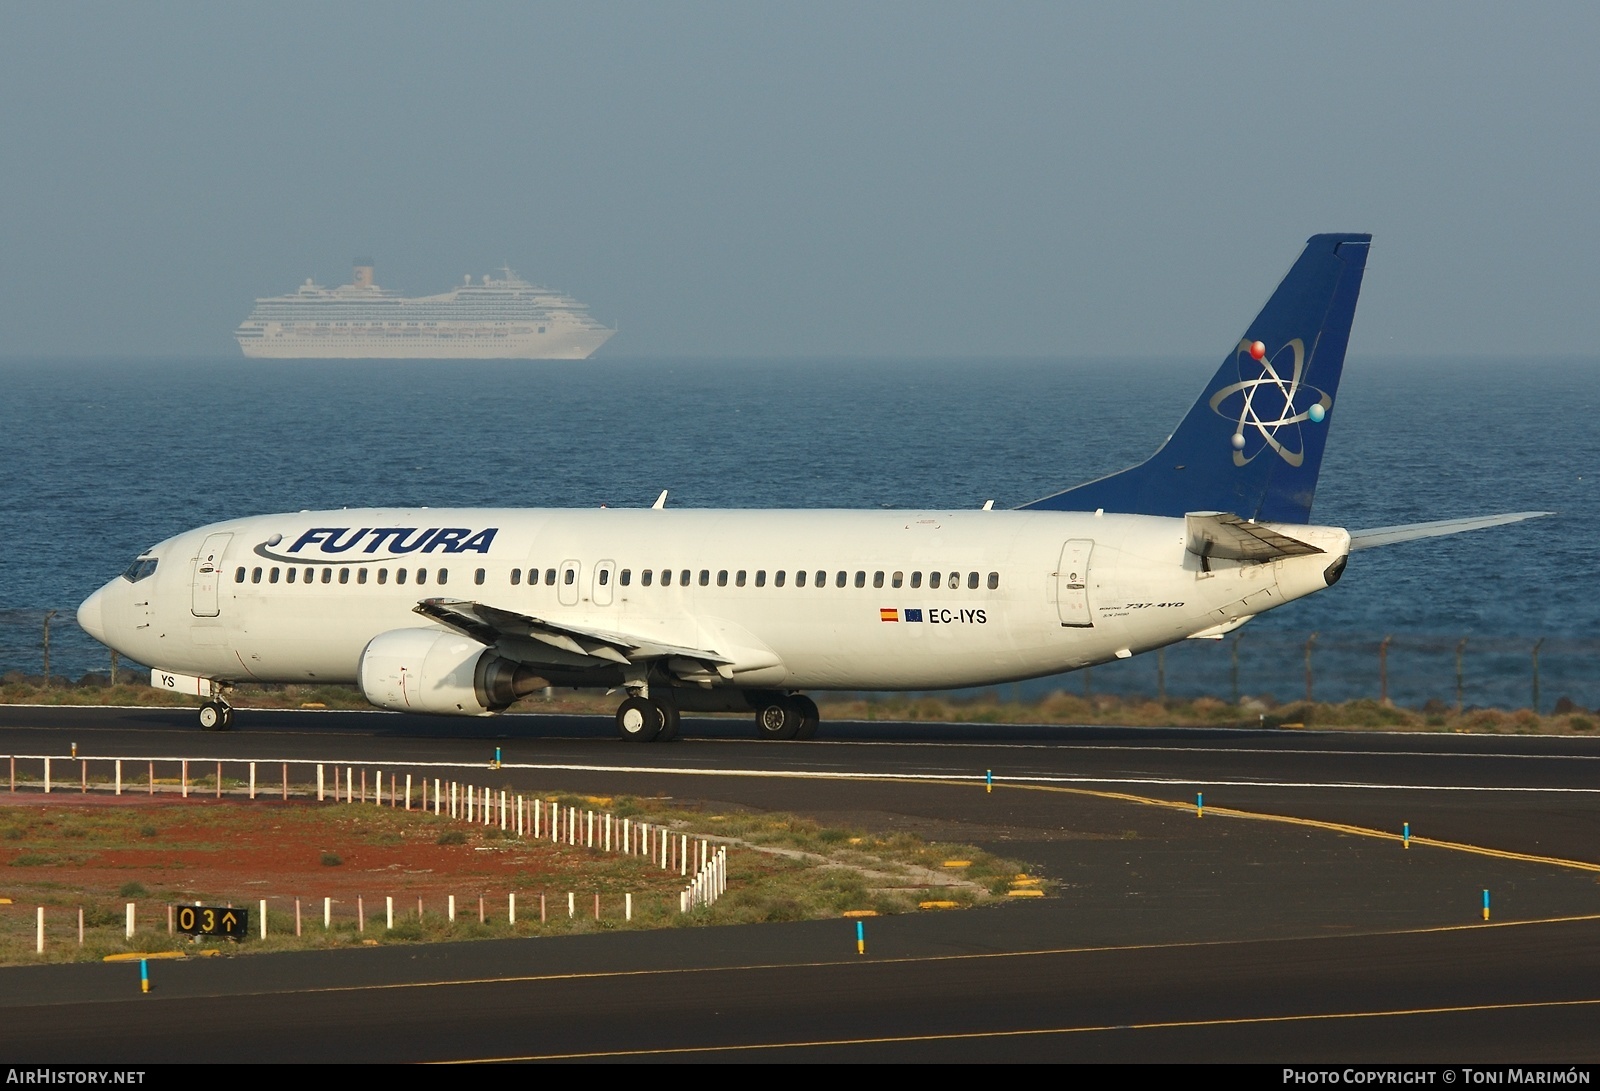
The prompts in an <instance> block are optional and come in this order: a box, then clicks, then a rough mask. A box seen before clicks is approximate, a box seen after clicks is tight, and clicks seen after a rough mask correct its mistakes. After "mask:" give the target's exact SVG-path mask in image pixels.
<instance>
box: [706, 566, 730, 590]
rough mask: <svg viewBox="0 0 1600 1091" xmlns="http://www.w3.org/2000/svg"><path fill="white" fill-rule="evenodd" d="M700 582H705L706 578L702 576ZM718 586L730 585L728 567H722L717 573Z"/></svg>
mask: <svg viewBox="0 0 1600 1091" xmlns="http://www.w3.org/2000/svg"><path fill="white" fill-rule="evenodd" d="M700 582H701V583H704V582H705V580H704V579H703V578H702V579H701V581H700ZM717 586H718V587H726V586H728V570H727V569H726V568H724V569H722V570H721V571H720V572H718V573H717Z"/></svg>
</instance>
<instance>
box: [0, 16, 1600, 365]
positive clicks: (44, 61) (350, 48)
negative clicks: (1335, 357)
mask: <svg viewBox="0 0 1600 1091" xmlns="http://www.w3.org/2000/svg"><path fill="white" fill-rule="evenodd" d="M1597 47H1600V5H1594V4H1576V3H1573V4H1468V3H1437V4H1427V3H1408V4H1391V3H1382V4H1350V3H1340V4H1323V5H1306V4H1295V5H1285V4H1254V3H1209V4H1177V3H1162V4H1134V3H1124V4H1115V5H1111V4H1060V3H1056V4H995V3H982V4H979V3H970V4H941V3H914V4H911V3H907V4H889V3H868V4H862V3H859V2H852V3H838V4H835V3H823V2H819V0H806V2H804V3H796V4H784V3H744V2H741V3H728V4H710V3H692V2H683V3H644V4H633V3H593V2H586V3H578V4H537V3H526V2H515V3H478V4H470V3H468V4H460V3H451V4H443V3H441V4H431V5H411V4H393V3H385V4H372V5H366V4H354V3H333V4H326V3H317V4H287V3H274V4H270V5H237V4H176V3H175V4H159V5H158V4H24V3H20V2H13V3H8V4H5V5H4V6H0V103H3V109H0V355H7V356H19V355H21V356H29V355H37V354H49V355H123V354H130V355H164V354H178V355H218V356H223V357H228V356H233V355H236V354H237V352H238V350H237V347H236V346H235V345H234V342H233V340H232V337H231V332H232V329H233V327H234V326H235V325H237V323H238V322H239V321H240V320H241V319H242V318H243V317H244V315H245V314H246V312H248V310H249V309H250V302H251V300H252V299H253V298H254V297H256V296H258V295H267V294H276V293H279V292H283V291H288V290H290V289H292V288H293V287H294V286H295V285H296V284H298V283H299V282H300V281H301V280H303V279H304V278H305V277H307V276H315V277H316V278H317V279H318V280H319V281H320V282H322V283H326V284H338V283H343V282H344V281H346V280H347V279H348V276H349V266H350V261H351V259H352V258H353V257H354V256H356V255H358V254H367V255H371V256H373V257H374V258H376V260H377V263H378V277H377V279H378V281H379V283H381V284H383V285H385V286H387V287H395V288H400V289H404V290H407V291H408V292H416V293H427V292H436V291H443V290H445V289H446V288H448V287H449V286H450V285H451V284H453V283H456V282H459V280H460V279H461V277H462V275H463V274H464V273H468V272H472V273H482V272H486V271H488V270H490V269H491V268H494V267H496V266H498V265H499V264H500V263H501V262H503V261H509V262H510V263H511V264H512V265H513V266H514V267H516V268H517V269H518V270H519V271H521V272H523V273H524V274H526V275H528V276H529V278H530V279H535V280H539V281H543V282H545V283H548V284H550V285H552V286H555V287H560V288H564V289H566V290H567V291H569V292H571V293H572V294H574V295H576V296H577V297H578V298H580V299H582V300H584V301H585V302H587V303H588V304H589V305H590V306H591V308H592V309H593V312H594V313H595V315H596V316H597V317H599V318H600V319H602V320H603V321H606V322H608V323H615V324H619V325H620V327H621V332H620V333H619V334H618V335H617V336H616V337H615V338H614V339H613V340H612V342H611V343H610V344H609V345H608V346H607V347H606V348H605V349H604V350H603V353H604V354H607V355H623V356H653V355H662V354H674V355H690V356H702V355H703V356H728V355H748V356H786V355H821V356H855V355H873V356H885V355H887V356H926V355H984V356H1007V355H1026V356H1037V355H1050V356H1056V355H1068V356H1071V355H1105V354H1113V355H1124V354H1126V355H1158V354H1169V353H1182V354H1186V355H1187V354H1196V353H1198V354H1203V355H1207V356H1209V355H1211V354H1213V353H1217V354H1220V353H1221V352H1222V351H1223V350H1224V349H1225V348H1226V347H1227V345H1228V343H1229V342H1230V340H1231V339H1232V338H1233V337H1235V336H1237V335H1238V333H1239V332H1240V331H1241V329H1242V328H1243V325H1244V323H1245V322H1246V321H1247V320H1248V319H1249V317H1250V316H1251V315H1252V314H1253V313H1254V310H1255V308H1256V307H1257V306H1258V305H1259V304H1260V302H1261V301H1262V300H1263V299H1264V298H1265V297H1266V295H1267V293H1268V292H1269V290H1270V289H1271V288H1272V286H1273V285H1274V284H1275V283H1276V281H1277V279H1278V277H1279V276H1280V275H1281V274H1282V272H1283V271H1284V269H1285V268H1287V266H1288V264H1289V262H1290V261H1291V260H1292V259H1293V257H1294V255H1295V254H1296V253H1297V251H1298V249H1299V246H1300V244H1301V243H1302V242H1303V241H1304V239H1305V237H1306V236H1307V235H1310V234H1312V233H1314V232H1317V231H1327V230H1339V231H1372V232H1374V233H1375V235H1376V240H1375V244H1374V248H1373V253H1372V258H1371V262H1370V264H1369V266H1368V274H1367V280H1366V287H1365V291H1364V293H1363V298H1362V303H1361V308H1360V311H1359V313H1358V315H1357V318H1356V332H1355V337H1354V341H1353V350H1354V351H1355V352H1367V353H1370V354H1373V355H1380V354H1381V355H1391V354H1400V355H1406V354H1429V355H1431V354H1440V353H1474V354H1501V355H1522V354H1530V353H1531V354H1543V353H1581V354H1592V353H1594V351H1595V348H1594V346H1595V340H1596V338H1595V334H1596V332H1597V331H1596V326H1597V322H1600V310H1597V306H1596V303H1597V293H1596V286H1597V284H1600V276H1597V274H1600V227H1597V206H1600V64H1597V63H1596V59H1595V56H1596V49H1597Z"/></svg>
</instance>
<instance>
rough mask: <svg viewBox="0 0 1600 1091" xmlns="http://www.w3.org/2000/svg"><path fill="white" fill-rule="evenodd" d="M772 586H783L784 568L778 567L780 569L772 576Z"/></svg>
mask: <svg viewBox="0 0 1600 1091" xmlns="http://www.w3.org/2000/svg"><path fill="white" fill-rule="evenodd" d="M772 586H774V587H782V586H783V569H781V568H780V569H778V571H777V572H776V573H774V574H773V576H772Z"/></svg>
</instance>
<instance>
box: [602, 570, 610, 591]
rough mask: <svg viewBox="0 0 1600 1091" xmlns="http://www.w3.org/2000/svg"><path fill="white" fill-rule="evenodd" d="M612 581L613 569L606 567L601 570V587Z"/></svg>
mask: <svg viewBox="0 0 1600 1091" xmlns="http://www.w3.org/2000/svg"><path fill="white" fill-rule="evenodd" d="M610 582H611V570H610V569H606V568H602V569H601V570H600V586H601V587H605V586H606V585H607V584H609V583H610Z"/></svg>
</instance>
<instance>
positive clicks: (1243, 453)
mask: <svg viewBox="0 0 1600 1091" xmlns="http://www.w3.org/2000/svg"><path fill="white" fill-rule="evenodd" d="M1235 357H1236V360H1237V363H1238V365H1239V381H1238V382H1236V383H1230V384H1229V385H1227V386H1225V387H1223V388H1222V389H1221V390H1219V391H1217V392H1216V393H1215V394H1213V395H1212V396H1211V401H1210V403H1209V404H1210V406H1211V409H1212V411H1213V412H1215V413H1216V414H1217V415H1218V416H1220V417H1222V418H1224V419H1226V420H1232V421H1234V422H1235V423H1236V426H1235V428H1234V431H1233V439H1232V443H1233V464H1234V465H1235V466H1248V465H1249V464H1250V463H1251V462H1253V461H1254V460H1255V457H1256V456H1257V455H1259V454H1260V453H1261V452H1262V451H1265V450H1267V449H1268V448H1271V449H1272V450H1273V451H1276V452H1277V454H1278V457H1280V458H1282V459H1283V460H1284V461H1285V462H1287V463H1288V464H1289V465H1291V466H1299V465H1300V464H1301V463H1302V462H1304V461H1305V457H1306V455H1305V443H1304V440H1303V437H1302V436H1301V434H1300V422H1301V421H1310V422H1311V423H1313V424H1320V423H1321V422H1322V420H1323V418H1324V417H1326V416H1327V414H1328V410H1329V409H1331V408H1332V407H1333V398H1331V397H1330V396H1329V395H1327V394H1325V393H1323V392H1322V391H1320V390H1318V389H1317V388H1316V387H1314V386H1311V385H1310V384H1308V383H1304V382H1302V381H1301V378H1302V376H1303V374H1304V371H1305V358H1306V346H1305V342H1304V341H1302V340H1301V339H1300V338H1298V337H1296V338H1295V339H1294V340H1292V341H1289V342H1288V343H1287V344H1285V345H1284V346H1283V347H1282V348H1280V349H1278V351H1277V352H1275V353H1273V354H1272V355H1271V356H1268V355H1267V350H1266V346H1265V345H1264V344H1262V343H1261V342H1260V341H1240V342H1239V347H1238V349H1237V350H1236V353H1235ZM1235 398H1237V399H1238V401H1237V403H1236V404H1235V403H1234V399H1235ZM1252 441H1255V442H1252Z"/></svg>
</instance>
